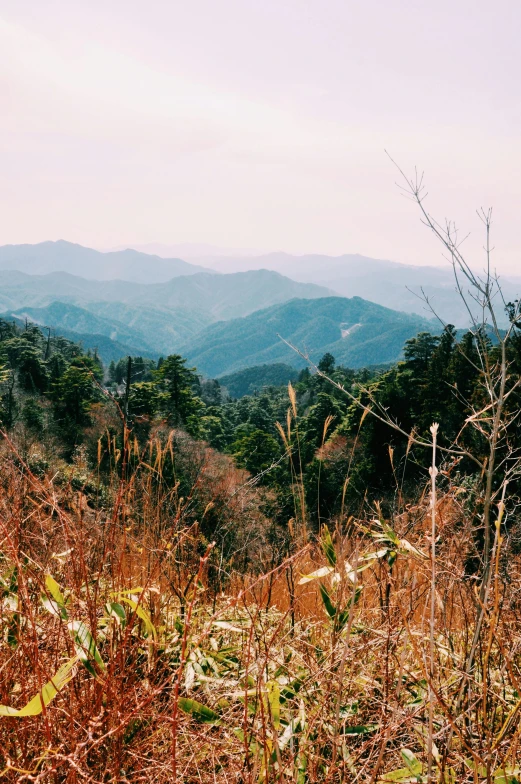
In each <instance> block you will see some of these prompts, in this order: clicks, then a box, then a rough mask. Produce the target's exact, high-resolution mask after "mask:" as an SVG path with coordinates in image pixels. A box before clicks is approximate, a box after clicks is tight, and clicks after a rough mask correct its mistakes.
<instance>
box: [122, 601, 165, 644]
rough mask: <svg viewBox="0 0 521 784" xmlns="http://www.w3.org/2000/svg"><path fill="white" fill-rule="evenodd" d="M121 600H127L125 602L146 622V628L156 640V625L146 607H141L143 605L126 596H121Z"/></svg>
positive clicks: (149, 634)
mask: <svg viewBox="0 0 521 784" xmlns="http://www.w3.org/2000/svg"><path fill="white" fill-rule="evenodd" d="M119 600H120V602H125V604H128V606H129V607H130V608H131V610H132V611H133V612H135V613H136V615H137V616H138V618H141V620H142V621H143V623H144V624H145V629H146V630H147V634H148V636H149V637H153V638H154V640H155V639H156V638H157V631H156V627H155V626H154V624H153V623H152V619H151V618H150V615H149V614H148V613H147V611H146V610H145V609H144V607H141V605H140V604H138V603H137V602H135V601H134V600H133V599H127V597H126V596H120V597H119Z"/></svg>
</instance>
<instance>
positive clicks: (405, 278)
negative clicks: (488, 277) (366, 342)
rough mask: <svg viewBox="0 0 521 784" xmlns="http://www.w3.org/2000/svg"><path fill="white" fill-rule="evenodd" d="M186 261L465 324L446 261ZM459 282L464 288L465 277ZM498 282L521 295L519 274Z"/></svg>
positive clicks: (278, 257)
mask: <svg viewBox="0 0 521 784" xmlns="http://www.w3.org/2000/svg"><path fill="white" fill-rule="evenodd" d="M192 260H193V261H195V260H197V261H198V262H199V263H200V264H204V265H205V266H206V267H211V268H212V269H213V270H214V271H216V272H221V273H228V274H229V273H231V272H238V271H241V270H242V271H244V270H250V269H259V268H263V269H268V270H273V271H275V272H279V273H280V274H281V275H287V276H288V277H290V278H291V279H292V280H297V281H301V282H305V283H311V282H312V283H316V284H318V285H321V286H325V287H326V288H329V289H331V290H333V291H334V292H335V293H336V294H340V295H341V296H344V297H354V296H356V297H362V298H364V299H368V300H370V301H371V302H376V303H378V304H380V305H385V306H386V307H389V308H394V309H396V310H403V311H405V312H406V313H416V314H418V315H420V316H423V317H426V318H432V317H434V315H436V316H437V317H439V318H440V319H441V320H443V321H444V322H445V323H450V324H454V325H455V326H458V327H466V326H467V325H468V320H469V317H468V311H467V309H466V307H465V304H464V303H463V302H462V300H461V297H460V295H459V293H458V291H457V287H456V282H455V279H454V271H453V269H452V266H451V265H450V264H449V263H447V264H446V265H445V266H443V267H432V266H414V265H412V264H399V263H398V262H395V261H387V260H384V259H372V258H369V257H367V256H362V255H360V254H344V255H342V256H325V255H320V254H307V255H303V256H293V255H291V254H288V253H268V254H264V255H260V256H259V255H257V256H251V255H246V254H245V255H243V256H238V255H230V256H224V255H215V256H209V255H205V256H201V257H199V258H197V259H195V258H193V259H192ZM462 286H463V290H464V291H466V289H467V285H466V281H465V280H463V281H462ZM501 286H502V289H503V295H504V297H505V299H506V301H507V302H508V301H509V300H513V299H516V298H518V297H519V296H520V294H521V278H507V277H504V278H501ZM425 297H427V299H428V300H429V303H430V305H428V304H427V303H426V302H425ZM470 301H471V302H472V300H470ZM499 315H500V317H501V316H502V315H503V314H502V313H500V314H499Z"/></svg>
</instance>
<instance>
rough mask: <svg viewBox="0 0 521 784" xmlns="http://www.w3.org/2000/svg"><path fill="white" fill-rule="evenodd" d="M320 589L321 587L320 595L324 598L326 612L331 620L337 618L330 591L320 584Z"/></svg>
mask: <svg viewBox="0 0 521 784" xmlns="http://www.w3.org/2000/svg"><path fill="white" fill-rule="evenodd" d="M319 587H320V595H321V596H322V601H323V603H324V607H325V609H326V612H327V614H328V615H329V617H330V618H334V617H335V616H336V607H335V605H334V604H333V602H332V601H331V597H330V595H329V593H328V590H327V588H326V586H325V585H324V584H323V583H320V586H319Z"/></svg>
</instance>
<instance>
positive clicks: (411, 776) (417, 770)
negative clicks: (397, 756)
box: [382, 749, 423, 784]
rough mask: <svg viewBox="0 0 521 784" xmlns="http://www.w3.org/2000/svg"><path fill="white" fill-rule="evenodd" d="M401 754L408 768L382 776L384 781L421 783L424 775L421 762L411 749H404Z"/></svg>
mask: <svg viewBox="0 0 521 784" xmlns="http://www.w3.org/2000/svg"><path fill="white" fill-rule="evenodd" d="M400 753H401V755H402V759H403V761H404V762H405V764H406V766H407V767H406V768H398V770H393V771H391V772H390V773H386V774H385V775H384V776H382V781H401V782H403V783H404V784H405V782H421V781H422V773H423V765H422V764H421V762H420V761H419V760H418V759H417V758H416V757H415V756H414V754H413V752H412V751H411V750H410V749H402V750H401V752H400Z"/></svg>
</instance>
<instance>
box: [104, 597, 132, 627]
mask: <svg viewBox="0 0 521 784" xmlns="http://www.w3.org/2000/svg"><path fill="white" fill-rule="evenodd" d="M105 608H106V610H107V613H108V615H112V616H115V617H116V618H117V619H118V620H119V621H120V622H121V623H125V622H126V620H127V616H126V613H125V608H124V607H122V605H121V604H118V602H107V604H106V605H105Z"/></svg>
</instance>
